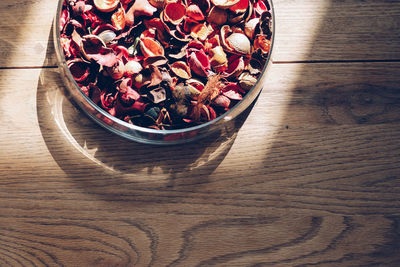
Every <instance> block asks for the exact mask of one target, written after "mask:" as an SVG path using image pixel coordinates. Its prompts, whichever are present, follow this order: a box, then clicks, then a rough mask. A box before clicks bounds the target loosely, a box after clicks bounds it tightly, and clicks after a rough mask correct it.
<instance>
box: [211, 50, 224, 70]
mask: <svg viewBox="0 0 400 267" xmlns="http://www.w3.org/2000/svg"><path fill="white" fill-rule="evenodd" d="M210 54H211V56H212V58H211V60H210V64H211V67H212V68H213V69H214V70H215V71H216V72H222V71H225V69H226V68H227V66H228V59H227V57H226V54H225V52H224V49H223V48H222V46H216V47H214V48H212V49H211V51H210Z"/></svg>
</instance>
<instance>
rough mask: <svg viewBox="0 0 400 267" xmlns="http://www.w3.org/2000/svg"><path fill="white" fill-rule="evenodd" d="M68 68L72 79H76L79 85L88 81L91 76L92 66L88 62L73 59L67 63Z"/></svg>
mask: <svg viewBox="0 0 400 267" xmlns="http://www.w3.org/2000/svg"><path fill="white" fill-rule="evenodd" d="M67 66H68V68H69V70H70V72H71V74H72V77H74V79H75V81H77V82H78V83H84V82H85V81H86V80H87V79H88V77H89V74H90V64H88V63H87V62H86V61H84V60H82V59H80V58H76V59H72V60H69V61H68V62H67Z"/></svg>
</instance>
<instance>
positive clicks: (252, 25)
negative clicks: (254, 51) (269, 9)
mask: <svg viewBox="0 0 400 267" xmlns="http://www.w3.org/2000/svg"><path fill="white" fill-rule="evenodd" d="M259 22H260V18H254V19H251V20H249V21H248V22H246V24H245V25H244V33H245V34H246V36H247V37H249V38H250V40H253V39H254V36H255V31H256V27H257V25H258V23H259Z"/></svg>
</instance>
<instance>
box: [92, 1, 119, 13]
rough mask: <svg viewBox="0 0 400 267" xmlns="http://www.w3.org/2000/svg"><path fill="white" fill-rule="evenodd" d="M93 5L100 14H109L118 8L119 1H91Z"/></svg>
mask: <svg viewBox="0 0 400 267" xmlns="http://www.w3.org/2000/svg"><path fill="white" fill-rule="evenodd" d="M93 4H94V6H95V7H96V8H97V9H98V10H100V11H101V12H111V11H114V10H115V9H116V8H117V7H118V5H119V0H93Z"/></svg>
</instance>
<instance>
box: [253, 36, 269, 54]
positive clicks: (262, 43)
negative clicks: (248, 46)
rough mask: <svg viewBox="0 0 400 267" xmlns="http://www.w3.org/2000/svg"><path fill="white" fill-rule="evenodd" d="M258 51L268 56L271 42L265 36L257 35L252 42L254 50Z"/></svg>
mask: <svg viewBox="0 0 400 267" xmlns="http://www.w3.org/2000/svg"><path fill="white" fill-rule="evenodd" d="M258 49H260V50H261V52H262V53H263V54H268V53H269V51H270V49H271V40H269V39H267V36H265V35H257V37H256V39H255V40H254V50H258Z"/></svg>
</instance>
